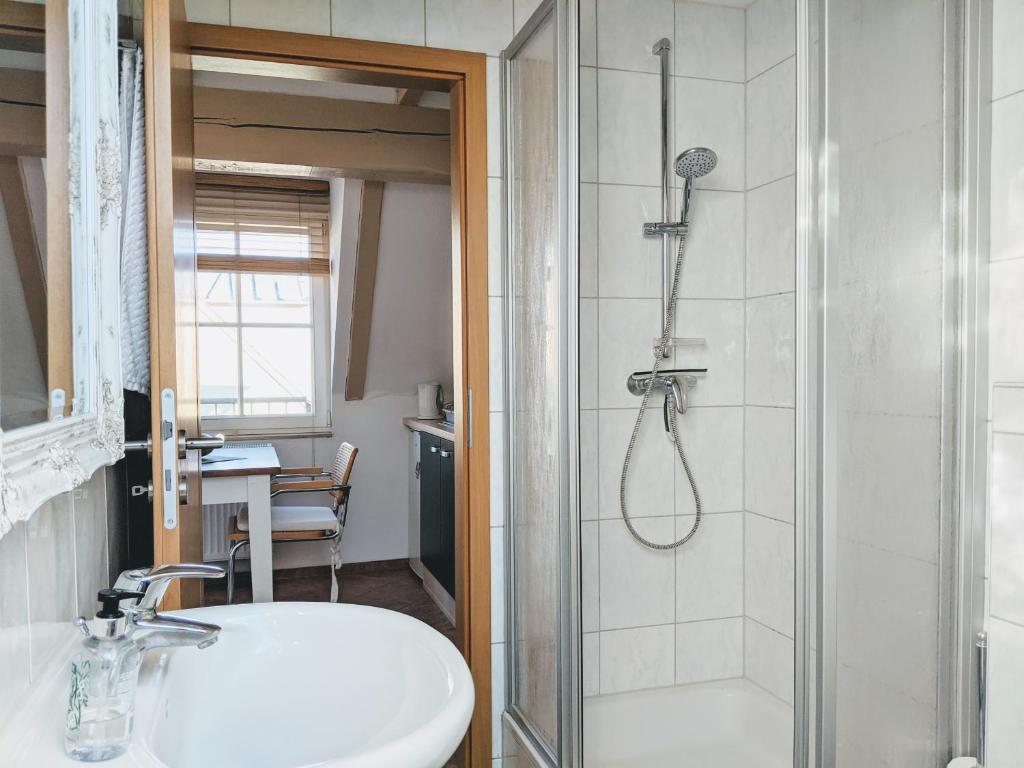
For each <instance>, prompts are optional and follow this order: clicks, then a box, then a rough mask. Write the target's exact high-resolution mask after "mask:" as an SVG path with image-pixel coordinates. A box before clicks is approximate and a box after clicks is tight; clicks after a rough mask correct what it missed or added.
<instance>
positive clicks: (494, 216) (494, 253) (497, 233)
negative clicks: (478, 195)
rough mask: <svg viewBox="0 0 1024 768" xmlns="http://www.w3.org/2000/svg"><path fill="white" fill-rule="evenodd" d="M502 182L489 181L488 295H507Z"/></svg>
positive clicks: (498, 180)
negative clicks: (503, 252)
mask: <svg viewBox="0 0 1024 768" xmlns="http://www.w3.org/2000/svg"><path fill="white" fill-rule="evenodd" d="M501 186H502V180H501V179H495V178H489V179H487V295H488V296H501V295H502V294H504V293H505V263H504V259H503V257H502V240H503V232H502V229H503V227H504V221H503V216H502V210H501V197H502V189H501Z"/></svg>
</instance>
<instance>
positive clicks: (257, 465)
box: [202, 446, 281, 603]
mask: <svg viewBox="0 0 1024 768" xmlns="http://www.w3.org/2000/svg"><path fill="white" fill-rule="evenodd" d="M209 455H210V457H228V456H230V457H237V458H233V460H232V461H215V462H207V463H204V464H203V469H202V476H203V504H204V505H205V504H248V505H249V567H250V569H251V571H252V601H253V602H254V603H270V602H273V600H274V554H273V548H272V544H271V540H270V537H271V533H270V479H271V478H272V477H273V476H274V475H276V474H278V473H280V471H281V460H280V459H279V458H278V457H277V451H275V450H274V448H273V446H265V447H260V448H232V447H230V446H225V447H224V448H218V449H217V450H215V451H211V452H210V454H209Z"/></svg>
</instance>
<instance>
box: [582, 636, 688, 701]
mask: <svg viewBox="0 0 1024 768" xmlns="http://www.w3.org/2000/svg"><path fill="white" fill-rule="evenodd" d="M674 661H675V632H674V628H673V627H672V625H669V626H664V627H641V628H639V629H622V630H619V631H617V632H602V633H601V662H600V664H601V673H600V674H601V693H602V694H609V693H620V692H622V691H636V690H640V689H642V688H657V687H660V686H663V685H671V684H672V682H673V676H674V675H673V669H672V668H673V666H674Z"/></svg>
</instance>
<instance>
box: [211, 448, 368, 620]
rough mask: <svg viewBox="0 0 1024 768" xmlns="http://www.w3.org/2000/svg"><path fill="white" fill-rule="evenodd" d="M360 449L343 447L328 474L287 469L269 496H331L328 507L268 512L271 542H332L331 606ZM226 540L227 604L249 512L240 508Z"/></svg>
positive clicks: (245, 539) (319, 470)
mask: <svg viewBox="0 0 1024 768" xmlns="http://www.w3.org/2000/svg"><path fill="white" fill-rule="evenodd" d="M358 454H359V449H358V448H356V447H355V446H354V445H352V444H350V443H342V444H341V445H340V446H339V447H338V453H337V455H336V456H335V457H334V464H333V466H332V467H331V471H330V472H324V470H323V467H287V468H285V469H283V470H282V471H281V474H279V475H275V476H274V478H273V481H272V482H271V484H270V496H271V498H273V497H274V496H277V495H278V494H282V493H310V492H314V491H324V492H327V493H329V494H330V495H331V506H329V507H312V506H309V507H307V506H294V507H286V506H275V507H271V508H270V531H271V540H272V541H275V542H286V541H330V542H331V602H332V603H336V602H338V574H337V571H338V568H340V567H341V539H342V536H343V535H344V533H345V521H346V520H347V519H348V500H349V496H350V495H351V492H352V486H351V485H350V484H349V478H351V476H352V466H353V465H354V464H355V462H356V456H357V455H358ZM228 539H229V540H230V541H233V542H234V543H233V544H232V545H231V550H230V552H229V554H228V603H229V604H230V603H232V602H233V601H234V598H235V560H236V559H237V555H238V551H239V550H240V549H241V548H242V547H244V546H246V545H247V544H248V543H249V509H248V507H247V506H243V507H242V509H241V510H239V512H238V516H237V517H236V518H234V524H233V525H232V531H231V533H230V534H228Z"/></svg>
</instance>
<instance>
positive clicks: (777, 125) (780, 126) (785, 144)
mask: <svg viewBox="0 0 1024 768" xmlns="http://www.w3.org/2000/svg"><path fill="white" fill-rule="evenodd" d="M746 114H747V189H753V188H754V187H759V186H761V185H762V184H765V183H767V182H769V181H775V180H777V179H781V178H782V177H783V176H789V175H790V174H792V173H793V172H794V171H795V170H796V59H795V58H791V59H787V60H786V61H785V62H784V63H782V64H780V65H779V66H777V67H774V68H773V69H771V70H770V71H768V72H765V73H764V74H763V75H759V76H758V77H756V78H755V79H753V80H751V81H750V82H749V83H747V113H746Z"/></svg>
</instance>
